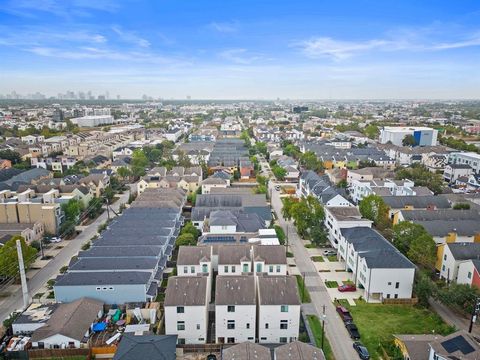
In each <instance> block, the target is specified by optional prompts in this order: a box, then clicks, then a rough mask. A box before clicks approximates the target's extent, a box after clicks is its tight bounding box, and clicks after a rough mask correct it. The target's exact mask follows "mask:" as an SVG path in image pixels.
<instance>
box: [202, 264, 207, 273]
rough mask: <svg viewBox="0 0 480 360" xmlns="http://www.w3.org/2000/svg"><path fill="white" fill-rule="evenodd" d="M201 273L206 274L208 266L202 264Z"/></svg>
mask: <svg viewBox="0 0 480 360" xmlns="http://www.w3.org/2000/svg"><path fill="white" fill-rule="evenodd" d="M202 272H203V273H207V272H208V265H207V264H203V265H202Z"/></svg>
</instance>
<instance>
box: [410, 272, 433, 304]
mask: <svg viewBox="0 0 480 360" xmlns="http://www.w3.org/2000/svg"><path fill="white" fill-rule="evenodd" d="M413 290H414V292H415V294H416V295H417V298H418V304H419V305H420V306H423V307H428V306H429V303H428V299H430V297H432V296H433V295H434V294H435V292H436V286H435V283H434V282H432V280H430V278H429V277H428V276H426V275H425V274H422V273H421V272H420V273H418V276H417V279H416V281H415V283H414V288H413Z"/></svg>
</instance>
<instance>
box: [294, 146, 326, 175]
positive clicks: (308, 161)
mask: <svg viewBox="0 0 480 360" xmlns="http://www.w3.org/2000/svg"><path fill="white" fill-rule="evenodd" d="M300 164H301V165H302V166H303V167H305V169H307V170H312V171H315V172H319V171H321V170H323V162H322V161H321V160H320V159H318V157H317V155H316V154H315V153H314V152H313V151H307V152H306V153H305V154H302V155H301V156H300Z"/></svg>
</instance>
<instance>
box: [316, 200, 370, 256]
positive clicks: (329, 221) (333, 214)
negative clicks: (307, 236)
mask: <svg viewBox="0 0 480 360" xmlns="http://www.w3.org/2000/svg"><path fill="white" fill-rule="evenodd" d="M324 210H325V221H324V223H325V227H326V228H327V229H328V239H329V241H330V244H331V245H332V247H334V248H335V249H336V248H337V247H338V242H339V240H340V237H341V231H342V229H344V228H352V227H372V221H370V220H367V219H363V218H362V215H361V214H360V211H359V210H358V208H357V207H354V206H327V207H324Z"/></svg>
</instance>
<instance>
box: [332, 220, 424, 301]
mask: <svg viewBox="0 0 480 360" xmlns="http://www.w3.org/2000/svg"><path fill="white" fill-rule="evenodd" d="M338 257H339V258H340V260H341V261H344V262H345V270H347V271H350V272H352V273H353V279H354V282H355V285H356V286H357V287H358V288H360V289H365V295H364V298H365V300H366V301H367V302H375V301H382V300H384V299H391V298H392V299H408V298H411V297H412V291H413V281H414V277H415V265H414V264H413V263H412V262H411V261H410V260H408V259H407V258H406V257H405V256H404V255H403V254H402V253H400V251H399V250H398V249H396V248H395V247H394V246H393V245H392V244H391V243H390V242H389V241H388V240H386V239H385V238H384V237H383V236H382V235H380V234H379V233H378V232H376V231H375V230H373V229H371V228H369V227H354V228H346V229H342V231H341V238H340V241H339V243H338Z"/></svg>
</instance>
